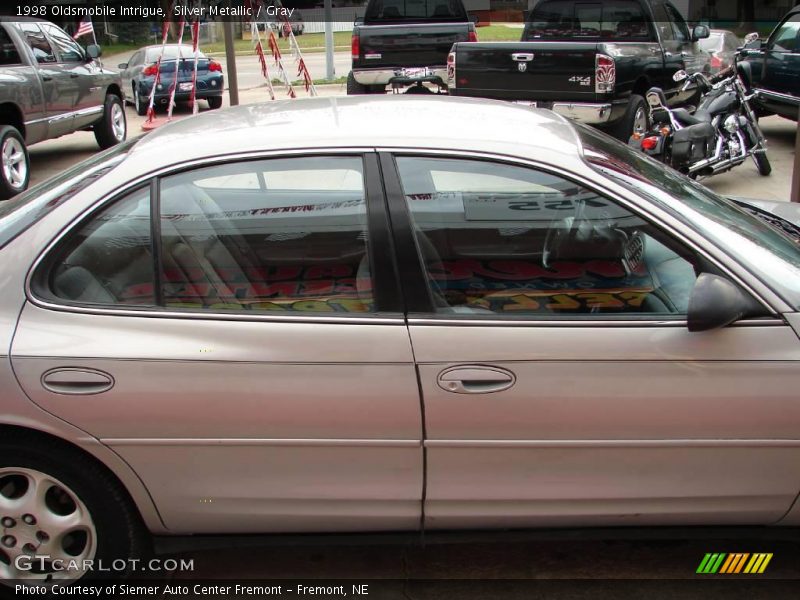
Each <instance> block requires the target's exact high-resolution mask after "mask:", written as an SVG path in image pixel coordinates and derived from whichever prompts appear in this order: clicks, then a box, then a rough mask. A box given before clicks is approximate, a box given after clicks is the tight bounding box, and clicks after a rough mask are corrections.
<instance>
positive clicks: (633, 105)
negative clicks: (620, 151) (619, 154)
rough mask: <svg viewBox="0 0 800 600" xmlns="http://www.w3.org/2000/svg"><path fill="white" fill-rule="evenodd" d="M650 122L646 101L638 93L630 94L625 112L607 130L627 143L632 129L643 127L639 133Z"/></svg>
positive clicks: (645, 128)
mask: <svg viewBox="0 0 800 600" xmlns="http://www.w3.org/2000/svg"><path fill="white" fill-rule="evenodd" d="M649 123H650V115H649V114H648V113H647V103H646V102H645V100H644V98H642V97H641V96H640V95H639V94H631V97H630V98H629V99H628V108H627V109H626V110H625V114H624V115H623V117H622V118H621V119H619V120H618V121H617V122H616V123H614V124H613V125H611V126H610V127H609V128H608V129H607V132H608V133H609V134H610V135H612V136H614V137H615V138H617V139H618V140H620V141H621V142H625V143H626V144H627V143H628V140H630V139H631V136H632V135H633V133H634V131H637V130H639V129H641V128H642V126H643V128H644V130H643V131H641V133H645V132H646V131H647V128H648V125H649Z"/></svg>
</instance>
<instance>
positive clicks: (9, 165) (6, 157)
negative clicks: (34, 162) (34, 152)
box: [1, 137, 28, 190]
mask: <svg viewBox="0 0 800 600" xmlns="http://www.w3.org/2000/svg"><path fill="white" fill-rule="evenodd" d="M1 152H2V158H1V160H2V162H3V177H5V180H6V182H7V183H8V185H10V186H11V187H12V188H14V189H15V190H22V189H23V188H24V187H25V181H26V179H27V178H28V161H27V160H26V159H25V148H24V147H23V146H22V143H20V141H19V140H18V139H16V138H14V137H8V138H6V140H5V142H3V148H2V151H1Z"/></svg>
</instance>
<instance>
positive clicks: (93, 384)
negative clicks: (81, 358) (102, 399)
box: [42, 367, 114, 395]
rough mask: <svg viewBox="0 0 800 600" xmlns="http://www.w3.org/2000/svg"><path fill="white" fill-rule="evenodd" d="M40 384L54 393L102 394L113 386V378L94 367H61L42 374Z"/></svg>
mask: <svg viewBox="0 0 800 600" xmlns="http://www.w3.org/2000/svg"><path fill="white" fill-rule="evenodd" d="M42 386H43V387H44V388H45V389H46V390H48V391H50V392H53V393H54V394H67V395H89V394H102V393H103V392H107V391H108V390H110V389H111V388H112V387H114V378H113V377H112V376H111V375H109V374H108V373H104V372H103V371H97V370H95V369H81V368H77V367H62V368H58V369H50V370H49V371H47V372H46V373H45V374H44V375H42Z"/></svg>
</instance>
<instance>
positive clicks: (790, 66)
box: [763, 13, 800, 118]
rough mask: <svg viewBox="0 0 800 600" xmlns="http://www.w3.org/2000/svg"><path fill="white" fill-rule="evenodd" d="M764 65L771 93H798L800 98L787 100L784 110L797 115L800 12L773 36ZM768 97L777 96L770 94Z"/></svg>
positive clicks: (798, 101) (791, 115) (783, 24)
mask: <svg viewBox="0 0 800 600" xmlns="http://www.w3.org/2000/svg"><path fill="white" fill-rule="evenodd" d="M764 67H765V71H764V75H765V77H764V81H763V86H764V88H765V89H766V91H767V92H777V93H778V94H785V95H789V96H794V97H795V98H796V99H797V100H796V101H795V102H786V103H784V106H783V111H782V112H786V113H787V114H786V116H789V117H791V118H797V107H798V106H800V13H795V14H794V15H791V16H790V17H789V18H788V19H786V21H784V22H783V23H782V24H781V25H780V26H779V27H778V28H777V29H776V30H775V32H774V33H773V34H772V36H770V39H769V41H768V43H767V48H766V56H765V65H764ZM767 100H768V101H771V102H772V101H776V100H777V99H775V98H769V97H768V98H767ZM790 105H792V106H791V107H790Z"/></svg>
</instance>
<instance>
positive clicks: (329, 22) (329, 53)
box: [325, 0, 336, 80]
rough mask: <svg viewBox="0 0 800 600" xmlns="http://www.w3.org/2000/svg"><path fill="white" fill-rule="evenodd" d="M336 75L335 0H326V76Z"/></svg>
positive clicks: (329, 77) (327, 77)
mask: <svg viewBox="0 0 800 600" xmlns="http://www.w3.org/2000/svg"><path fill="white" fill-rule="evenodd" d="M334 77H336V71H335V69H334V65H333V0H325V78H326V79H328V80H332V79H333V78H334Z"/></svg>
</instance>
